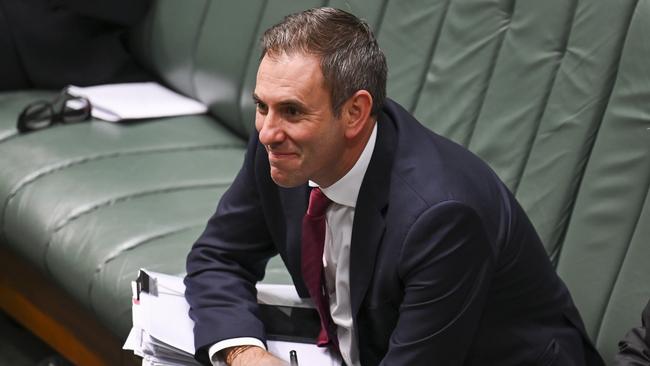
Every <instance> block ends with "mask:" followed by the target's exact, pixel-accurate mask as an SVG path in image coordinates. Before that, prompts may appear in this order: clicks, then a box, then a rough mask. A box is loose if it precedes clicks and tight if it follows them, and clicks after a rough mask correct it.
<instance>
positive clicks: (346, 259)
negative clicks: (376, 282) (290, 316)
mask: <svg viewBox="0 0 650 366" xmlns="http://www.w3.org/2000/svg"><path fill="white" fill-rule="evenodd" d="M376 139H377V124H376V123H375V127H374V128H373V130H372V134H371V135H370V139H369V140H368V143H367V144H366V147H365V148H364V150H363V152H362V153H361V156H360V157H359V160H357V162H356V163H355V165H354V166H353V167H352V169H350V171H349V172H348V173H347V174H346V175H345V176H343V178H341V179H339V180H338V181H336V183H334V184H332V185H331V186H329V187H327V188H321V190H322V191H323V193H324V194H325V196H327V198H329V199H330V200H332V204H331V205H330V206H329V207H328V208H327V212H326V214H325V220H326V225H325V250H324V252H323V266H324V271H325V283H326V284H327V289H328V292H329V299H330V313H331V314H332V320H333V321H334V323H335V324H336V325H337V337H338V340H339V348H340V350H341V356H343V360H344V361H345V363H346V364H347V365H348V366H358V365H361V364H360V363H359V349H358V347H357V337H356V334H355V330H354V327H353V324H352V323H353V322H352V307H351V305H350V243H351V240H352V223H353V222H354V210H355V207H356V205H357V197H358V196H359V190H360V189H361V183H362V181H363V177H364V176H365V175H366V170H367V169H368V164H370V158H371V157H372V152H373V151H374V149H375V141H376ZM309 183H310V185H312V186H314V185H315V184H314V183H313V182H309Z"/></svg>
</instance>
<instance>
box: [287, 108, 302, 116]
mask: <svg viewBox="0 0 650 366" xmlns="http://www.w3.org/2000/svg"><path fill="white" fill-rule="evenodd" d="M285 113H286V114H287V116H289V117H296V116H299V115H300V111H299V110H298V108H296V107H287V108H286V110H285Z"/></svg>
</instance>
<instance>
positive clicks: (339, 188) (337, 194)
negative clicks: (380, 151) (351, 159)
mask: <svg viewBox="0 0 650 366" xmlns="http://www.w3.org/2000/svg"><path fill="white" fill-rule="evenodd" d="M376 140H377V122H375V126H374V127H373V129H372V133H371V134H370V138H369V139H368V142H367V143H366V147H364V148H363V151H362V152H361V156H359V159H358V160H357V162H356V163H355V164H354V166H353V167H352V169H350V171H349V172H347V174H345V175H344V176H343V178H341V179H339V180H337V181H336V182H335V183H334V184H332V185H331V186H329V187H327V188H321V190H322V191H323V193H324V194H325V196H327V198H329V199H330V200H332V202H335V203H338V204H339V205H343V206H349V207H352V208H355V207H356V205H357V197H358V196H359V190H360V189H361V183H362V182H363V176H364V175H366V170H367V169H368V164H370V158H371V157H372V152H373V151H374V150H375V141H376ZM309 186H310V187H318V184H316V183H315V182H312V181H311V180H310V181H309Z"/></svg>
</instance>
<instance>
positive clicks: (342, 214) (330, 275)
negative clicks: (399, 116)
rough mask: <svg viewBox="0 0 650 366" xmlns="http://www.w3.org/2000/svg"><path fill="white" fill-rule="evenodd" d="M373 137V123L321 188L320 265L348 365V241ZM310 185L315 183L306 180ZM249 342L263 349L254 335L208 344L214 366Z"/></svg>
mask: <svg viewBox="0 0 650 366" xmlns="http://www.w3.org/2000/svg"><path fill="white" fill-rule="evenodd" d="M376 140H377V123H375V126H374V128H373V130H372V134H371V135H370V138H369V139H368V143H367V144H366V146H365V148H364V149H363V152H362V153H361V156H359V159H358V160H357V162H356V163H355V164H354V166H353V167H352V169H350V171H348V173H347V174H346V175H344V176H343V177H342V178H341V179H339V180H338V181H336V182H335V183H334V184H332V185H331V186H329V187H327V188H321V190H322V191H323V193H324V194H325V196H327V198H329V199H330V200H331V201H332V204H331V205H330V206H329V207H328V208H327V212H326V214H325V220H326V225H325V249H324V251H323V266H324V272H325V282H326V284H327V289H328V292H329V300H330V313H331V314H332V320H333V321H334V324H336V325H337V337H338V340H339V349H340V351H341V356H342V357H343V360H344V361H345V363H346V364H347V365H348V366H359V365H360V363H359V349H358V346H357V337H356V334H355V330H354V327H353V320H352V307H351V306H350V242H351V240H352V224H353V222H354V210H355V207H356V204H357V197H358V196H359V190H360V189H361V183H362V181H363V177H364V176H365V174H366V170H367V169H368V164H370V158H371V157H372V152H373V151H374V149H375V141H376ZM309 185H310V186H311V187H318V184H316V183H314V182H312V181H309ZM243 345H252V346H259V347H262V348H264V343H262V341H261V340H259V339H257V338H248V337H243V338H232V339H226V340H223V341H221V342H217V343H215V344H214V345H212V347H210V349H209V351H208V354H209V355H210V360H211V361H212V364H213V365H215V366H220V365H223V364H224V363H223V362H222V360H221V358H220V357H219V353H218V352H219V351H221V350H223V349H226V348H228V347H234V346H243Z"/></svg>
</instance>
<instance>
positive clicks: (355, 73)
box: [260, 8, 388, 116]
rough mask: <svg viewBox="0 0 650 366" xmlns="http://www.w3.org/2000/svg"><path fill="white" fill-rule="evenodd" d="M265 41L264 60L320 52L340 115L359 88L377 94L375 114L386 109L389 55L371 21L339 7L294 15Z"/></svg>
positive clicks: (263, 45) (272, 29) (280, 24)
mask: <svg viewBox="0 0 650 366" xmlns="http://www.w3.org/2000/svg"><path fill="white" fill-rule="evenodd" d="M261 46H262V56H261V57H260V59H261V58H264V56H265V55H269V56H271V57H273V56H278V55H281V54H283V53H286V54H288V55H291V54H294V53H296V52H300V53H305V54H312V55H315V56H318V57H319V58H320V66H321V70H322V72H323V78H324V80H325V84H326V85H325V87H327V88H328V89H329V91H330V96H331V99H332V110H333V112H334V114H335V115H336V116H340V113H341V107H342V106H343V104H344V103H345V101H347V100H348V99H349V98H350V97H351V96H352V95H353V94H354V93H356V92H357V91H359V90H366V91H368V92H369V93H370V95H372V100H373V105H372V110H371V115H373V116H377V114H378V113H379V111H380V110H381V108H382V106H383V104H384V100H385V99H386V75H387V72H388V67H387V66H386V56H384V53H383V52H382V51H381V49H380V48H379V45H378V44H377V40H376V39H375V36H374V35H373V33H372V30H371V29H370V27H369V26H368V24H367V23H366V22H364V21H363V20H361V19H359V18H357V17H356V16H354V15H352V14H350V13H348V12H345V11H343V10H339V9H334V8H315V9H309V10H305V11H303V12H300V13H295V14H291V15H288V16H286V17H285V18H284V20H283V21H282V22H280V23H278V24H276V25H274V26H273V27H271V28H269V29H268V30H267V31H266V32H264V35H263V36H262V40H261Z"/></svg>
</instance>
